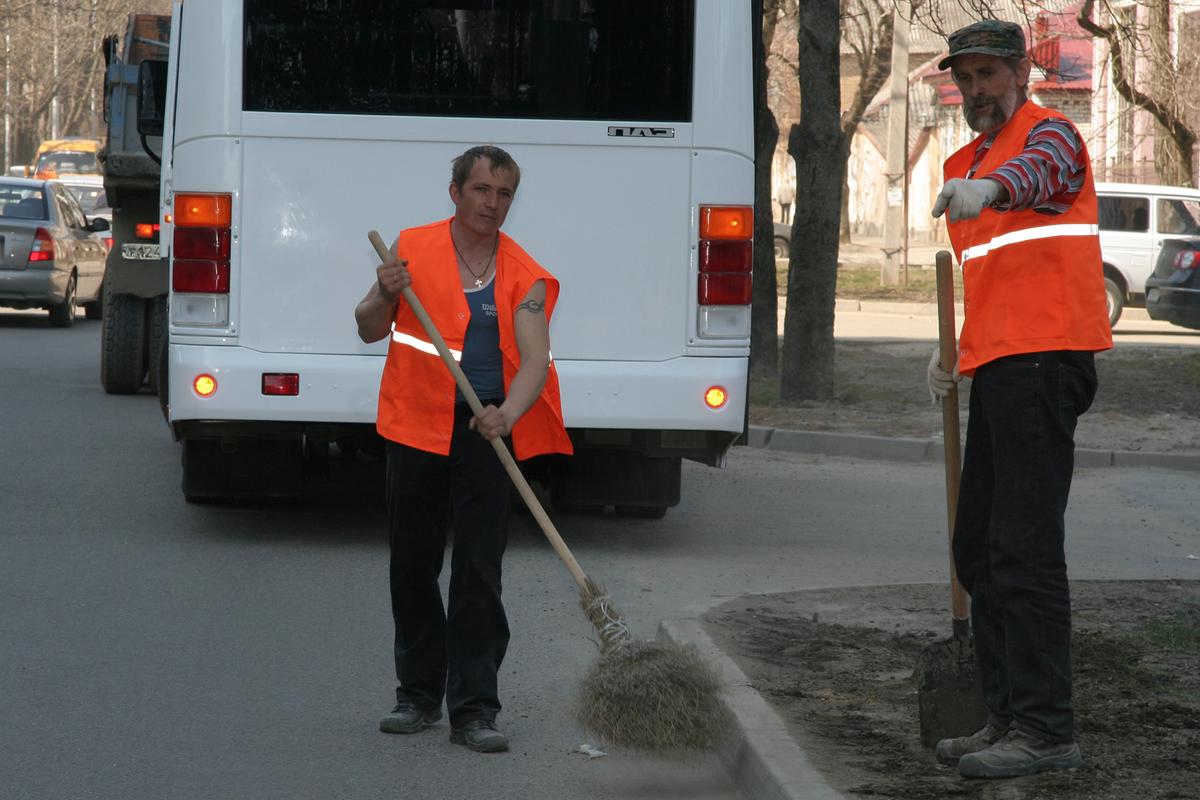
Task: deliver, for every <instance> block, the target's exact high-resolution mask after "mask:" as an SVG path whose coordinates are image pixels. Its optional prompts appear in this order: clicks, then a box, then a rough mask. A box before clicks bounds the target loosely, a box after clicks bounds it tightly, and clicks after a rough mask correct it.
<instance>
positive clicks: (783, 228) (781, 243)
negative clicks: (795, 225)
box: [775, 222, 792, 258]
mask: <svg viewBox="0 0 1200 800" xmlns="http://www.w3.org/2000/svg"><path fill="white" fill-rule="evenodd" d="M791 242H792V226H791V225H788V224H787V223H784V222H776V223H775V257H776V258H787V257H788V248H789V247H790V246H791Z"/></svg>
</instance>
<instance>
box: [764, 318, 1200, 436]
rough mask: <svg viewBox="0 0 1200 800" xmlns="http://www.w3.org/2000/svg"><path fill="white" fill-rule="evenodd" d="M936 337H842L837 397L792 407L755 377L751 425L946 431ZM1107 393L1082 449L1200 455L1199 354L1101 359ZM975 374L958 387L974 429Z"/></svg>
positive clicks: (1116, 353)
mask: <svg viewBox="0 0 1200 800" xmlns="http://www.w3.org/2000/svg"><path fill="white" fill-rule="evenodd" d="M931 348H932V345H931V344H930V343H928V342H864V341H857V340H856V341H838V342H837V344H836V357H835V377H834V386H835V393H836V396H835V397H834V398H833V399H832V400H830V401H828V402H815V401H812V402H809V401H806V402H802V403H798V404H795V405H788V404H784V403H781V402H780V401H779V399H778V398H779V383H778V380H766V379H761V378H759V379H755V380H754V381H753V383H752V395H751V409H750V422H751V424H755V425H765V426H768V427H773V428H783V429H787V430H809V431H835V432H840V433H865V434H873V435H877V436H908V437H916V438H931V437H940V436H941V431H942V414H941V406H940V404H938V405H935V404H933V403H931V402H930V400H929V393H928V390H927V389H926V387H925V368H926V364H927V363H928V361H929V354H930V352H931ZM1096 372H1097V374H1098V375H1099V378H1100V390H1099V392H1098V393H1097V395H1096V401H1095V403H1094V404H1093V406H1092V408H1091V410H1089V411H1088V413H1086V414H1084V415H1083V417H1081V418H1080V420H1079V427H1078V430H1077V431H1076V445H1077V446H1078V447H1082V448H1091V449H1097V450H1141V451H1146V452H1197V451H1200V352H1198V351H1197V350H1196V349H1195V348H1184V347H1168V346H1154V345H1146V346H1141V345H1122V346H1121V347H1120V348H1118V349H1116V350H1111V351H1109V352H1106V353H1101V354H1100V355H1098V356H1097V359H1096ZM969 392H970V379H964V380H963V382H962V384H961V386H960V390H959V395H960V402H961V406H962V410H961V413H962V420H963V426H964V431H965V426H966V420H967V398H968V396H969Z"/></svg>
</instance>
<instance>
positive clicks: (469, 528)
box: [387, 403, 511, 727]
mask: <svg viewBox="0 0 1200 800" xmlns="http://www.w3.org/2000/svg"><path fill="white" fill-rule="evenodd" d="M497 404H498V403H497ZM470 418H471V411H470V409H469V408H468V407H467V406H466V405H460V406H459V407H458V408H457V409H456V412H455V416H454V434H453V438H452V440H451V443H450V455H448V456H442V455H437V454H435V453H428V452H425V451H423V450H416V449H414V448H411V447H406V446H405V445H402V444H397V443H395V442H388V448H387V509H388V526H389V529H390V535H391V568H390V578H391V588H392V618H393V620H394V621H395V625H396V640H395V653H396V679H397V680H398V681H399V682H400V685H399V686H398V687H397V688H396V699H397V701H399V702H403V701H405V700H409V701H412V702H415V703H417V704H418V705H420V706H421V707H440V706H441V703H442V698H443V696H444V697H445V699H446V708H447V710H448V712H449V717H450V724H451V725H453V726H455V727H461V726H462V725H464V724H465V723H467V722H470V721H471V720H473V719H495V717H496V714H497V713H498V712H499V711H500V700H499V698H498V696H497V685H496V674H497V672H498V671H499V669H500V662H502V661H503V660H504V654H505V652H506V651H507V649H508V619H507V617H506V616H505V614H504V605H503V603H502V602H501V600H500V562H501V560H502V558H503V556H504V548H505V546H506V545H507V543H508V516H509V503H510V497H511V480H510V479H509V477H508V473H506V472H505V471H504V466H503V464H501V462H500V459H499V458H498V457H497V456H496V451H495V449H494V448H493V446H492V444H491V442H489V441H488V440H486V439H484V438H483V437H482V436H480V435H479V434H478V433H477V432H475V431H473V430H470V429H469V428H468V427H467V423H468V421H469V420H470ZM451 522H453V528H454V549H453V555H452V556H451V559H450V597H449V609H448V612H447V610H446V609H445V608H444V607H443V605H442V594H441V590H440V588H439V586H438V575H440V574H441V571H442V560H443V556H444V554H445V551H446V531H447V527H448V524H449V523H451Z"/></svg>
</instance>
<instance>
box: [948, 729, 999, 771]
mask: <svg viewBox="0 0 1200 800" xmlns="http://www.w3.org/2000/svg"><path fill="white" fill-rule="evenodd" d="M1006 733H1008V726H1007V725H1005V726H1004V727H1000V726H999V725H993V724H992V723H991V720H989V721H988V723H987V724H986V725H984V726H983V727H982V728H980V729H979V730H977V731H975V732H974V733H972V734H971V735H970V736H959V737H956V738H954V739H942V740H941V741H939V742H938V743H937V750H936V752H937V760H938V761H941V762H942V763H943V764H957V763H958V760H959V759H960V758H962V757H963V756H965V755H966V754H967V753H977V752H979V751H980V750H986V749H988V748H989V747H991V746H992V745H994V744H995V743H996V742H998V741H1000V740H1001V739H1003V738H1004V734H1006Z"/></svg>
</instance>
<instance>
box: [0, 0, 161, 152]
mask: <svg viewBox="0 0 1200 800" xmlns="http://www.w3.org/2000/svg"><path fill="white" fill-rule="evenodd" d="M56 3H57V4H56V6H54V7H50V6H49V5H48V4H47V3H46V2H45V0H5V3H4V6H3V9H2V12H0V13H3V22H2V27H3V33H4V36H5V42H6V48H5V58H4V61H3V63H2V64H0V68H2V69H3V74H0V86H2V87H4V88H5V97H4V110H5V111H6V113H7V118H8V128H9V133H10V135H9V136H8V137H6V138H5V147H6V150H5V152H4V163H5V166H6V167H7V166H8V165H11V164H28V163H29V161H30V160H31V157H32V156H33V152H34V150H35V149H36V148H37V145H38V143H39V142H40V141H42V140H43V139H47V138H49V137H50V133H51V128H52V124H51V122H52V121H51V108H52V107H53V105H54V104H55V101H56V100H57V104H58V109H59V127H60V129H61V132H62V133H63V134H64V135H73V136H88V137H93V138H99V137H100V136H101V135H102V132H103V129H104V122H103V119H101V111H102V107H103V103H102V102H99V100H98V98H99V97H100V96H101V94H102V92H103V87H104V59H103V56H102V54H101V52H100V41H101V39H102V38H103V37H104V36H105V35H106V34H109V33H121V32H123V31H124V30H125V25H126V20H127V18H128V15H129V14H130V13H134V12H138V13H158V14H166V13H170V9H171V3H170V0H56ZM55 8H56V9H57V25H53V24H52V23H51V20H52V19H54V17H53V16H52V14H51V13H50V12H51V11H52V10H54V9H55ZM56 44H57V46H58V53H59V57H58V70H57V77H56V75H55V69H54V64H53V59H52V55H51V54H52V53H53V52H54V48H55V45H56Z"/></svg>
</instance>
